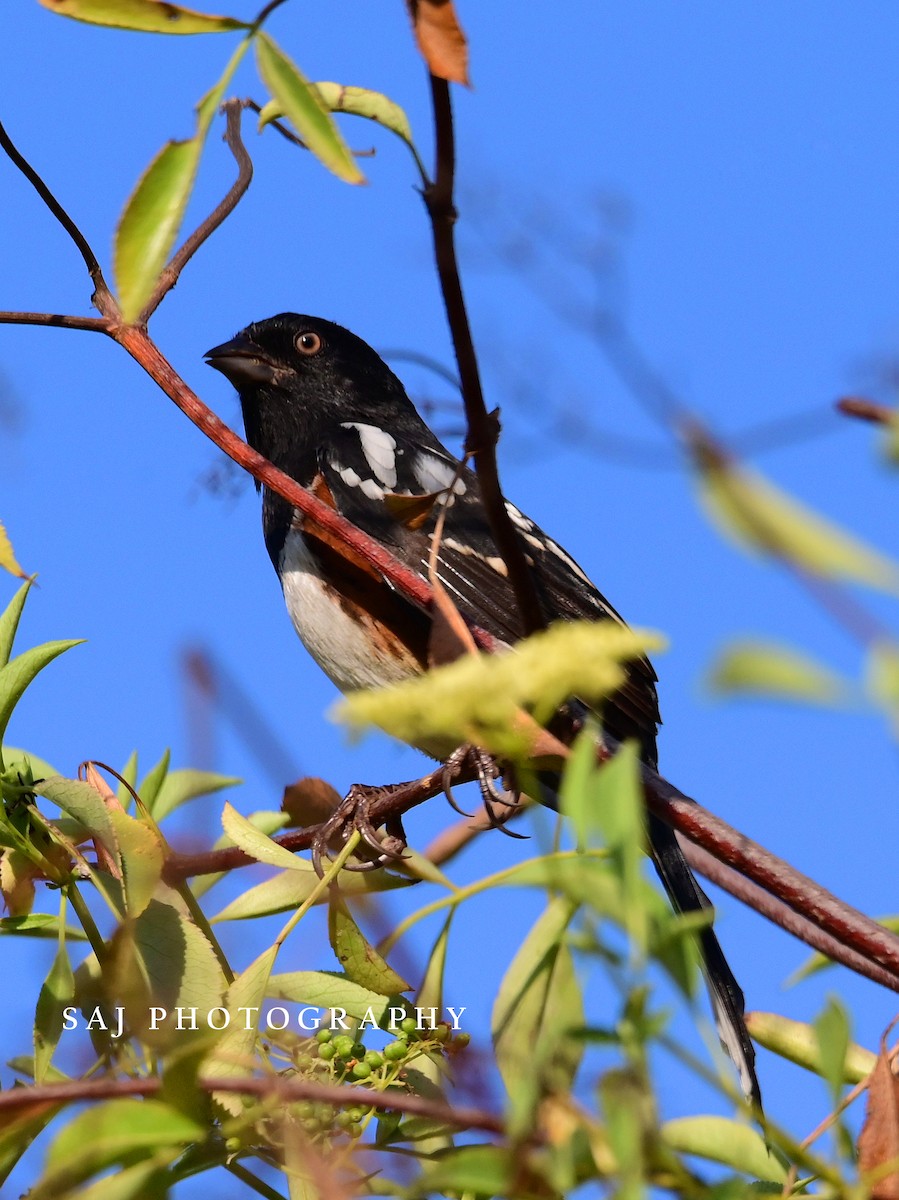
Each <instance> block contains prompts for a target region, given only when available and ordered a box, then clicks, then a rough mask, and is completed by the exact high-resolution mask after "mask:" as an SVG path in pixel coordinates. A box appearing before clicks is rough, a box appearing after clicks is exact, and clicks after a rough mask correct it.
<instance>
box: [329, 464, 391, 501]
mask: <svg viewBox="0 0 899 1200" xmlns="http://www.w3.org/2000/svg"><path fill="white" fill-rule="evenodd" d="M334 470H335V471H336V472H337V474H338V475H339V476H340V478H341V479H342V480H343V482H344V483H345V484H347V485H348V486H349V487H357V488H359V490H360V491H361V492H362V494H363V496H368V498H369V500H383V499H384V489H383V488H381V487H378V485H377V484H376V483H375V481H374V480H373V479H363V478H362V477H361V475H359V474H358V473H357V472H356V471H354V470H353V468H352V467H341V466H340V464H339V463H334Z"/></svg>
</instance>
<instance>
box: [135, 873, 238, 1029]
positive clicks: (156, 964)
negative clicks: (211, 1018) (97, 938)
mask: <svg viewBox="0 0 899 1200" xmlns="http://www.w3.org/2000/svg"><path fill="white" fill-rule="evenodd" d="M163 894H165V893H163ZM180 905H181V901H180V899H178V898H177V897H176V896H174V895H173V896H172V901H171V903H169V902H167V901H166V900H163V899H154V900H151V901H150V902H149V904H147V906H146V908H144V910H143V911H142V912H141V914H140V916H139V917H138V918H137V920H136V921H135V922H134V923H133V926H132V930H133V938H134V948H135V950H136V951H137V954H138V955H139V957H140V961H141V964H142V966H143V969H144V972H145V975H146V979H147V983H148V985H149V989H150V1003H152V1004H155V1005H159V1006H162V1007H164V1008H166V1009H167V1010H168V1011H169V1012H172V1011H173V1010H174V1009H176V1008H179V1007H180V1008H184V1009H187V1008H196V1009H198V1011H199V1013H200V1023H201V1024H202V1022H203V1019H204V1018H203V1014H204V1013H207V1012H209V1011H210V1009H213V1008H217V1007H218V1006H219V1005H221V1004H222V996H223V994H224V992H225V986H226V985H225V978H224V975H223V973H222V967H221V964H220V963H219V961H218V959H217V958H216V955H215V951H214V950H213V948H212V946H211V945H210V943H209V940H208V939H207V937H206V935H205V934H204V933H203V931H202V930H201V929H200V928H199V927H198V926H197V925H196V923H195V922H194V921H193V920H192V919H191V918H190V917H189V916H188V915H187V914H186V913H185V912H184V911H183V910H182V908H181V907H180ZM179 1036H180V1037H183V1036H184V1034H183V1033H180V1034H179Z"/></svg>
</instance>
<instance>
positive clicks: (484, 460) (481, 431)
mask: <svg viewBox="0 0 899 1200" xmlns="http://www.w3.org/2000/svg"><path fill="white" fill-rule="evenodd" d="M430 78H431V98H432V102H433V107H434V129H435V135H436V141H437V151H436V153H437V168H436V171H435V175H434V181H433V183H430V184H429V185H428V186H427V187H426V188H425V190H424V193H423V195H424V201H425V205H426V207H427V210H428V216H429V217H430V219H431V233H432V236H433V239H434V258H435V261H436V265H437V274H438V276H439V279H440V290H441V292H442V294H443V303H444V305H445V307H446V316H447V321H448V322H449V327H450V333H451V335H452V339H453V347H454V349H455V352H456V362H457V363H458V366H459V379H460V381H461V385H462V399H463V402H464V404H465V417H466V420H467V422H468V432H467V435H466V439H465V450H466V453H467V454H470V455H471V456H472V458H473V459H474V468H475V472H476V474H477V477H478V485H479V487H480V491H481V500H482V501H483V504H484V508H485V510H486V513H487V519H488V521H489V524H490V532H491V533H492V535H493V540H494V542H495V543H496V548H497V550H498V551H499V553H500V555H501V557H502V560H503V562H504V563H505V564H506V566H507V568H508V570H509V582H510V584H511V585H512V589H513V591H514V593H515V599H516V602H517V604H518V608H519V610H520V612H521V618H522V622H523V624H524V628H525V632H526V633H533V632H534V630H536V629H542V628H543V627H544V626H545V625H546V620H545V618H544V616H543V612H542V610H541V608H540V601H539V599H538V596H537V590H536V588H535V586H534V580H533V577H532V575H531V569H530V567H529V566H528V561H527V558H526V556H525V553H524V550H523V549H522V545H521V541H520V540H519V537H518V534H517V533H516V531H515V527H514V525H513V524H512V520H511V518H510V516H509V514H508V512H507V510H506V504H505V499H504V497H503V493H502V488H501V487H500V482H499V470H498V468H497V465H496V443H497V440H498V438H499V413H498V410H496V411H494V412H492V413H488V412H487V408H486V405H485V404H484V393H483V391H482V389H481V377H480V373H479V371H478V360H477V355H476V354H475V348H474V342H473V340H472V336H471V326H470V325H469V323H468V314H467V312H466V309H465V297H464V296H463V294H462V281H461V278H460V276H459V264H458V262H457V260H456V244H455V233H454V228H455V223H456V209H455V206H454V202H453V189H454V183H455V172H456V149H455V134H454V131H453V110H452V105H451V102H450V91H449V84H448V83H447V81H446V80H445V79H438V78H437V76H436V75H431V77H430Z"/></svg>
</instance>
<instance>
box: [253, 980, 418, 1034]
mask: <svg viewBox="0 0 899 1200" xmlns="http://www.w3.org/2000/svg"><path fill="white" fill-rule="evenodd" d="M267 995H268V997H269V999H270V1000H290V1001H293V1002H294V1003H297V1004H302V1005H308V1006H309V1007H310V1008H342V1009H344V1010H345V1011H346V1014H347V1016H348V1017H349V1018H350V1019H351V1020H356V1021H361V1020H362V1019H363V1018H364V1017H365V1016H366V1015H367V1014H368V1013H369V1012H371V1014H372V1015H373V1016H374V1018H375V1019H376V1020H377V1021H378V1023H379V1024H380V1023H381V1021H383V1020H385V1018H387V1017H388V1016H389V1010H390V1009H391V1008H398V1007H400V1006H402V1005H403V1004H404V1001H403V998H402V996H398V995H397V996H384V995H382V993H380V992H373V991H372V990H371V989H370V988H366V987H362V985H361V984H358V983H354V982H353V980H352V979H350V978H349V977H348V976H346V975H342V974H340V973H339V972H337V971H334V972H331V971H287V972H285V973H284V974H281V975H272V977H271V979H270V980H269V984H268V989H267Z"/></svg>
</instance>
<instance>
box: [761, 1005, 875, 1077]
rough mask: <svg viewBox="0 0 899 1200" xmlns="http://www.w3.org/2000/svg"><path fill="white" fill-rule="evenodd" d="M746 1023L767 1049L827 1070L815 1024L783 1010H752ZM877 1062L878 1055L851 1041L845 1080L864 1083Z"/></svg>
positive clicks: (811, 1068) (816, 1070)
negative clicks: (822, 1061)
mask: <svg viewBox="0 0 899 1200" xmlns="http://www.w3.org/2000/svg"><path fill="white" fill-rule="evenodd" d="M746 1026H747V1028H748V1029H749V1033H750V1035H751V1037H752V1040H753V1041H754V1042H758V1044H759V1045H760V1046H764V1047H765V1049H766V1050H773V1051H774V1053H775V1054H779V1055H780V1057H781V1058H786V1059H789V1061H790V1062H793V1063H796V1065H797V1066H800V1067H805V1069H806V1070H807V1071H813V1072H814V1073H815V1074H816V1075H822V1074H823V1073H824V1072H823V1070H822V1064H821V1050H820V1045H819V1042H818V1034H817V1032H816V1030H815V1028H814V1027H813V1026H812V1025H806V1024H804V1023H803V1022H802V1021H792V1020H790V1018H789V1017H782V1016H780V1014H779V1013H767V1012H751V1013H747V1014H746ZM876 1062H877V1056H876V1054H872V1052H871V1051H870V1050H866V1049H865V1048H864V1047H863V1046H859V1045H857V1044H856V1043H855V1042H851V1043H850V1044H849V1046H848V1048H847V1050H846V1054H845V1057H844V1059H843V1081H844V1083H861V1081H862V1080H863V1079H865V1078H867V1076H868V1075H870V1074H871V1072H872V1071H873V1070H874V1066H875V1063H876Z"/></svg>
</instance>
